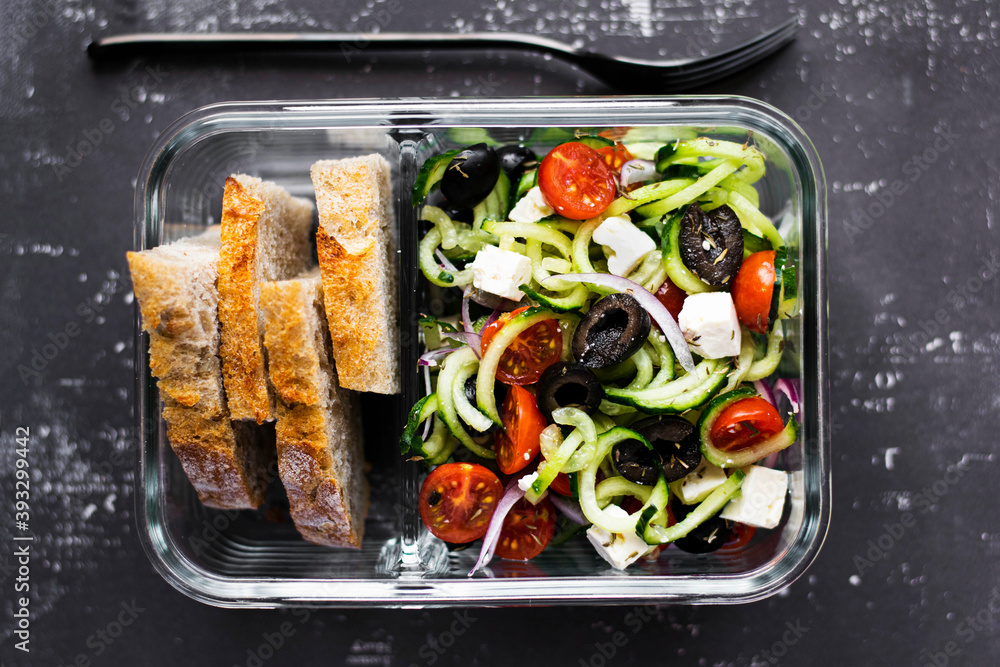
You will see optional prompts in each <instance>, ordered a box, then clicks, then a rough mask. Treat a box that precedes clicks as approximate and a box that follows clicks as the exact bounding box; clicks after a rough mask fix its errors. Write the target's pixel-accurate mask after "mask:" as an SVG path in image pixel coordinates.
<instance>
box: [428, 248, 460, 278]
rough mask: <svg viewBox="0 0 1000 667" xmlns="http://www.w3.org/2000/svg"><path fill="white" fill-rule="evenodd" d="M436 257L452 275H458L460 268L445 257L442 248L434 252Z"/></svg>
mask: <svg viewBox="0 0 1000 667" xmlns="http://www.w3.org/2000/svg"><path fill="white" fill-rule="evenodd" d="M434 256H435V257H437V258H438V261H439V262H441V266H443V267H444V268H446V269H448V270H449V271H451V272H452V273H458V268H457V267H456V266H455V265H454V264H452V263H451V260H450V259H448V258H447V257H445V256H444V253H443V252H441V248H437V249H436V250H434Z"/></svg>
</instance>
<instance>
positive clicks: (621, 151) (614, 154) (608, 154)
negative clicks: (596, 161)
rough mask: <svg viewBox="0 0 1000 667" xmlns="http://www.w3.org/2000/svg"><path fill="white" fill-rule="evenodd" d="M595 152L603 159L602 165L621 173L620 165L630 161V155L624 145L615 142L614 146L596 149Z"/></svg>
mask: <svg viewBox="0 0 1000 667" xmlns="http://www.w3.org/2000/svg"><path fill="white" fill-rule="evenodd" d="M597 152H598V153H600V154H601V157H603V158H604V164H606V165H608V166H609V167H611V169H612V170H614V171H616V172H619V173H621V170H622V165H623V164H625V163H626V162H628V161H629V160H631V159H632V154H631V153H629V152H628V149H627V148H625V144H623V143H621V142H620V141H619V142H616V143H615V145H614V146H605V147H604V148H598V149H597Z"/></svg>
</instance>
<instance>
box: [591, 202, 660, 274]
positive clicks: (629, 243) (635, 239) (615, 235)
mask: <svg viewBox="0 0 1000 667" xmlns="http://www.w3.org/2000/svg"><path fill="white" fill-rule="evenodd" d="M593 239H594V243H600V244H601V245H602V246H605V247H606V248H607V249H608V250H609V251H610V252H611V256H610V257H608V271H610V272H611V273H613V274H615V275H616V276H626V275H628V274H629V273H631V272H632V270H633V269H635V267H636V266H638V265H639V262H640V261H642V258H643V257H645V256H646V255H647V254H649V253H650V252H652V251H653V250H656V244H655V243H654V242H653V239H651V238H649V236H648V235H647V234H646V233H645V232H643V231H642V230H641V229H639V228H638V227H636V226H635V225H633V224H632V221H631V220H629V218H628V216H627V215H616V216H613V217H610V218H608V219H607V220H605V221H604V222H602V223H601V224H600V226H599V227H598V228H597V229H595V230H594V236H593Z"/></svg>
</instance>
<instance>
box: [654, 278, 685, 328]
mask: <svg viewBox="0 0 1000 667" xmlns="http://www.w3.org/2000/svg"><path fill="white" fill-rule="evenodd" d="M653 296H655V297H656V298H657V300H658V301H659V302H660V303H662V304H663V307H664V308H666V309H667V310H668V311H669V312H670V314H671V315H673V316H674V319H675V320H676V319H677V317H678V316H679V315H680V314H681V308H683V307H684V299H686V298H687V292H685V291H684V290H682V289H681V288H680V287H678V286H677V285H675V284H674V281H672V280H671V279H670V278H667V279H666V280H664V281H663V284H662V285H660V288H659V289H658V290H656V294H654V295H653Z"/></svg>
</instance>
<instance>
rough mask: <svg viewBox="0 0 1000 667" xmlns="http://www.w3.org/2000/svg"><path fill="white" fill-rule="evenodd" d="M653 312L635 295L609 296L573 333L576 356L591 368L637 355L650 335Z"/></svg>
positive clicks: (589, 313)
mask: <svg viewBox="0 0 1000 667" xmlns="http://www.w3.org/2000/svg"><path fill="white" fill-rule="evenodd" d="M650 326H651V324H650V320H649V313H647V312H646V310H645V309H644V308H643V307H642V306H640V305H639V302H638V301H636V300H635V297H634V296H632V295H631V294H627V293H625V292H621V293H618V294H611V295H610V296H606V297H604V298H603V299H601V300H600V301H598V302H597V303H595V304H594V306H593V307H592V308H591V309H590V310H589V311H587V314H586V315H584V316H583V320H582V321H581V322H580V326H578V327H577V328H576V333H575V334H573V356H574V357H576V360H577V362H579V363H580V364H582V365H584V366H587V367H589V368H608V367H609V366H614V365H615V364H619V363H621V362H623V361H625V360H626V359H628V358H629V357H631V356H632V355H633V354H635V353H636V352H637V351H638V350H639V348H640V347H642V344H643V343H644V342H645V341H646V338H647V337H648V336H649V329H650Z"/></svg>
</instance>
